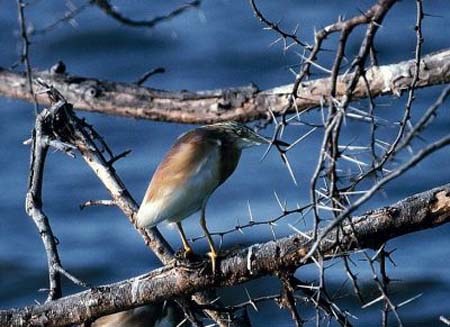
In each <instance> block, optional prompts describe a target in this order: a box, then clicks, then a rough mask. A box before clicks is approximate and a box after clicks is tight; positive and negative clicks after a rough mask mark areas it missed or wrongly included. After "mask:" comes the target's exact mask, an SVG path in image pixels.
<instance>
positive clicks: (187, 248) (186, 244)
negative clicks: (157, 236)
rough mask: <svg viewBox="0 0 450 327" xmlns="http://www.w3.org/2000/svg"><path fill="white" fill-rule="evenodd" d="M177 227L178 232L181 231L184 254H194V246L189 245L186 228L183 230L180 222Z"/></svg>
mask: <svg viewBox="0 0 450 327" xmlns="http://www.w3.org/2000/svg"><path fill="white" fill-rule="evenodd" d="M177 227H178V233H180V237H181V242H182V243H183V248H184V255H185V256H188V255H189V254H192V253H193V252H194V251H192V248H191V246H190V245H189V242H188V240H187V239H186V234H184V230H183V227H182V226H181V223H180V222H177Z"/></svg>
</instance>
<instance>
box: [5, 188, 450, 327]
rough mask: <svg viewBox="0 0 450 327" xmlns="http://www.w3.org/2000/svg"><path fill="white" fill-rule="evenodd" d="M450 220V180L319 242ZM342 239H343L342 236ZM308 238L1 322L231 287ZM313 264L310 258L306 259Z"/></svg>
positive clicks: (100, 311) (365, 244) (280, 262)
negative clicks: (211, 268)
mask: <svg viewBox="0 0 450 327" xmlns="http://www.w3.org/2000/svg"><path fill="white" fill-rule="evenodd" d="M449 221H450V184H446V185H443V186H440V187H437V188H434V189H432V190H429V191H426V192H423V193H419V194H416V195H413V196H411V197H408V198H407V199H405V200H402V201H400V202H398V203H396V204H394V205H392V206H389V207H385V208H383V209H379V210H376V211H371V212H368V213H366V214H365V215H363V216H360V217H358V218H354V219H353V220H352V224H351V225H349V224H346V225H344V227H343V231H344V232H342V231H341V232H340V233H337V232H336V230H335V231H334V232H332V233H330V235H329V237H328V238H327V239H326V240H323V241H322V242H321V244H320V248H321V252H322V253H323V254H324V255H325V258H327V259H330V258H333V257H335V256H337V255H339V254H341V253H343V252H348V251H352V250H357V249H364V248H377V247H378V246H379V245H380V244H383V243H384V242H386V241H387V240H390V239H392V238H395V237H398V236H401V235H404V234H408V233H411V232H415V231H418V230H423V229H427V228H432V227H436V226H439V225H442V224H445V223H448V222H449ZM338 238H339V239H338ZM310 246H311V243H310V241H309V238H308V237H305V236H302V235H300V234H295V235H291V236H289V237H286V238H282V239H279V240H277V241H270V242H266V243H261V244H255V245H252V246H250V247H248V248H244V249H241V250H238V251H236V252H234V253H231V254H228V255H227V256H226V257H224V258H223V259H222V260H221V261H220V263H219V267H218V272H217V273H216V274H215V275H212V274H211V273H210V272H209V270H208V269H198V268H195V269H189V267H183V266H166V267H163V268H160V269H156V270H154V271H151V272H149V273H148V274H146V275H142V276H138V277H135V278H132V279H129V280H126V281H121V282H119V283H115V284H110V285H104V286H100V287H98V288H96V289H91V290H88V291H85V292H81V293H77V294H74V295H71V296H67V297H64V298H62V299H59V300H57V301H52V302H49V303H45V304H43V305H32V306H28V307H25V308H21V309H11V310H3V311H0V325H1V326H43V325H45V326H64V325H69V324H77V323H81V322H83V321H84V320H86V319H87V318H93V317H99V316H103V315H105V314H110V313H114V312H118V311H122V310H126V309H130V308H134V307H137V306H140V305H143V304H145V303H155V302H161V301H164V300H166V299H169V298H174V297H177V296H186V295H189V294H193V293H195V292H198V291H201V290H206V289H210V288H214V287H224V286H231V285H236V284H240V283H244V282H246V281H249V280H253V279H256V278H258V277H261V276H264V275H271V274H273V273H275V272H277V271H290V270H292V269H295V268H297V267H299V266H301V265H303V264H305V263H302V260H303V257H304V256H305V254H306V253H308V251H309V247H310ZM307 263H308V262H307Z"/></svg>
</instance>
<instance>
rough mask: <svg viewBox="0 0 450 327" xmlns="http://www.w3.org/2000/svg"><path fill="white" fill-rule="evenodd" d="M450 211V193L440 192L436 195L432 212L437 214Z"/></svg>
mask: <svg viewBox="0 0 450 327" xmlns="http://www.w3.org/2000/svg"><path fill="white" fill-rule="evenodd" d="M449 209H450V192H449V191H447V190H444V191H440V192H439V193H436V195H435V201H434V202H433V203H432V204H431V212H432V213H437V212H441V211H449Z"/></svg>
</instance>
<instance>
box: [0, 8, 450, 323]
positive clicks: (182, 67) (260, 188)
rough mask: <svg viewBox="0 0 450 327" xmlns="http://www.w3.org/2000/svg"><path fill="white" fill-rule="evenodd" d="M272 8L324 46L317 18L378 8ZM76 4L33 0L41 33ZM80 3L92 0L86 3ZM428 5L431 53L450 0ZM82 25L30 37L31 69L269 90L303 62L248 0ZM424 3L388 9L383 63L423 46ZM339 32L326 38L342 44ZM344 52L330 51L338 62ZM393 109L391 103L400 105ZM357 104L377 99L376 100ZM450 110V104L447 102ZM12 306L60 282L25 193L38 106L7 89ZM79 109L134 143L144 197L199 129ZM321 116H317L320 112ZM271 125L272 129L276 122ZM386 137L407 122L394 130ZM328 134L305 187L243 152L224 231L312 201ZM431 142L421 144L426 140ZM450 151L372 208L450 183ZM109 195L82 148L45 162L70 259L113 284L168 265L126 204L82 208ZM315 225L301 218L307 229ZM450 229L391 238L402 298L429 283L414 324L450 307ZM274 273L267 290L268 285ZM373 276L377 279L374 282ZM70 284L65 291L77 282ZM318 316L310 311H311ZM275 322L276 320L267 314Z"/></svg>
mask: <svg viewBox="0 0 450 327" xmlns="http://www.w3.org/2000/svg"><path fill="white" fill-rule="evenodd" d="M258 2H260V7H261V10H263V11H264V12H265V13H267V15H268V16H269V17H270V18H271V19H274V20H280V19H281V20H282V25H283V26H284V27H285V28H288V29H293V28H294V27H295V25H296V24H300V30H299V35H300V36H301V37H302V38H303V39H304V40H306V41H309V42H312V40H313V39H312V35H313V34H312V32H313V30H314V28H320V27H322V26H324V25H326V24H328V23H331V22H333V21H334V20H335V19H336V18H337V16H338V15H339V14H342V15H345V16H346V17H349V16H351V15H354V14H357V13H358V9H364V8H367V6H368V5H369V4H370V3H371V1H346V2H344V1H339V0H335V1H293V0H292V1H288V0H283V1H258ZM65 3H66V2H63V1H31V5H30V6H29V7H27V10H26V14H27V20H28V22H29V23H31V22H32V25H33V26H34V27H35V28H37V29H39V28H42V27H44V26H46V25H47V24H49V23H50V22H53V21H54V20H55V19H56V18H58V17H61V16H62V15H63V14H64V12H65V11H66V6H65ZM73 3H75V4H81V3H83V2H82V1H73ZM114 3H115V4H116V5H118V6H120V8H121V9H122V10H123V12H124V13H126V14H127V15H132V16H134V17H140V18H145V17H149V16H153V15H158V14H163V13H165V12H168V11H169V10H170V9H171V8H173V7H174V6H176V5H177V4H179V3H181V2H177V1H154V2H152V3H150V4H147V3H145V2H143V1H127V2H126V3H127V4H128V5H127V6H126V5H125V2H120V1H115V2H114ZM424 5H425V11H426V12H427V13H429V14H432V15H435V16H433V17H426V18H425V21H424V36H425V43H424V53H429V52H432V51H436V50H439V49H442V48H447V47H449V45H450V43H449V39H448V35H449V34H450V27H449V26H450V25H449V19H450V3H449V2H448V1H445V0H433V1H427V2H425V4H424ZM0 6H1V10H0V66H3V67H9V66H11V65H12V64H13V63H15V62H16V61H17V60H18V57H19V55H18V53H19V50H20V47H21V43H20V40H19V38H18V27H17V22H16V16H17V14H16V7H15V3H14V1H0ZM76 22H77V24H76V25H75V26H72V25H68V24H65V25H61V26H60V27H59V28H58V29H56V30H55V31H52V32H49V33H47V34H45V35H39V36H36V37H33V40H32V47H31V62H32V66H33V67H34V68H37V69H47V68H49V67H50V66H51V65H53V64H54V63H55V62H56V61H57V60H59V59H62V60H63V61H64V62H65V63H66V65H67V67H68V71H69V72H70V73H73V74H76V75H81V76H93V77H97V78H103V79H110V80H115V81H123V82H132V81H134V80H136V79H137V78H138V77H139V76H140V75H141V74H142V73H143V72H144V71H147V70H148V69H151V68H155V67H160V66H161V67H165V68H166V70H167V72H166V73H165V74H162V75H158V76H154V77H152V78H151V79H150V80H149V81H148V82H147V83H146V85H148V86H151V87H156V88H162V89H169V90H178V89H189V90H204V89H214V88H221V87H231V86H240V85H248V84H249V83H251V82H253V83H255V84H257V85H258V86H259V87H260V88H261V89H264V88H270V87H274V86H278V85H282V84H287V83H290V82H292V80H293V76H292V74H291V73H290V72H289V69H288V68H289V66H290V65H295V64H296V63H297V56H296V54H295V53H294V52H293V51H290V52H287V53H284V52H283V51H282V49H281V46H280V45H279V44H278V45H275V46H272V47H270V46H269V45H270V44H271V42H272V41H274V40H275V39H276V36H275V35H274V34H273V33H272V32H270V31H264V30H263V29H262V26H261V25H260V23H259V22H258V21H257V20H256V19H255V18H254V16H253V14H252V12H251V10H250V7H249V5H248V3H247V1H237V0H234V1H231V0H228V1H226V0H221V1H212V0H207V1H205V2H204V4H203V5H202V6H201V9H200V10H191V11H189V12H187V13H185V14H184V15H182V16H180V17H177V18H175V19H173V20H171V21H170V22H167V23H163V24H161V25H159V26H157V27H156V28H154V29H151V30H148V29H134V28H128V27H124V26H121V25H119V24H118V23H116V22H114V21H112V20H111V19H109V18H107V17H106V16H105V15H104V14H103V13H101V12H100V11H99V10H97V9H95V8H89V9H87V10H86V11H84V12H83V13H82V14H80V15H79V16H78V17H77V19H76ZM414 22H415V2H414V1H412V0H407V1H402V2H401V3H399V4H397V5H396V6H395V7H394V9H393V10H392V11H391V12H390V13H389V15H388V17H387V18H386V21H385V24H384V26H383V27H382V28H381V30H380V32H379V35H378V37H377V39H376V48H377V50H378V51H379V60H380V63H382V64H386V63H392V62H397V61H399V60H405V59H409V58H411V57H412V56H413V52H414V46H415V34H414V31H413V26H414ZM362 33H363V30H362V29H361V30H358V31H357V33H356V34H355V36H354V37H352V38H351V40H350V41H351V42H350V44H349V46H348V50H347V52H348V54H349V55H351V54H352V53H354V52H355V51H357V48H358V42H359V41H360V40H361V37H362ZM335 41H336V39H335V38H331V39H330V41H329V42H328V43H327V47H328V48H329V49H334V48H335ZM331 59H332V53H330V54H324V55H323V57H321V60H322V63H323V64H324V65H328V66H329V62H330V60H331ZM441 89H442V87H434V88H431V89H428V90H421V91H419V92H418V93H417V101H416V105H415V109H414V110H415V115H416V113H420V112H421V111H423V110H424V108H426V107H427V106H428V105H430V104H431V103H433V101H434V99H435V98H436V96H437V95H438V94H439V92H440V90H441ZM404 100H405V99H404V98H402V99H400V100H397V99H395V98H393V97H384V98H380V99H379V100H378V103H379V104H380V106H379V108H380V109H379V112H378V113H379V115H381V116H383V117H385V118H391V119H392V118H396V119H398V117H399V114H398V112H399V108H400V109H401V108H403V106H404V102H405V101H404ZM387 105H391V106H387ZM355 106H358V107H361V108H364V107H365V106H366V103H365V102H364V101H362V102H360V103H356V104H355ZM447 107H448V105H447ZM0 108H1V114H2V119H1V120H0V139H1V140H2V142H1V143H0V167H1V169H0V185H1V189H2V192H0V276H1V278H0V308H9V307H13V306H23V305H26V304H31V303H33V301H34V300H38V301H42V300H44V299H45V294H44V293H41V292H39V291H38V290H39V289H40V288H45V287H46V286H47V275H46V258H45V253H44V249H43V247H42V243H41V240H40V238H39V235H38V234H37V232H36V229H35V227H34V224H33V223H32V221H31V220H30V219H29V218H28V217H27V215H26V214H25V212H24V196H25V192H26V182H27V174H28V164H29V148H28V146H25V145H23V144H22V142H23V141H24V140H25V139H27V138H28V137H29V135H30V131H31V129H32V127H33V121H34V115H33V113H32V106H31V105H30V104H28V103H24V102H21V101H16V100H11V99H6V98H0ZM447 109H448V108H443V109H442V110H441V111H440V114H439V115H438V118H437V121H436V122H435V123H434V125H433V128H432V131H431V132H428V133H427V134H426V135H425V140H426V141H431V140H433V139H434V138H436V137H439V135H443V134H444V133H448V126H449V123H450V117H449V116H450V115H449V113H448V110H447ZM79 115H80V116H83V117H86V118H87V120H88V121H89V122H90V123H92V124H94V126H95V127H96V128H97V130H98V131H99V132H100V133H101V134H102V135H103V136H104V137H105V139H106V140H107V142H108V143H109V144H110V145H111V147H112V149H113V150H114V151H116V153H119V152H120V151H123V150H126V149H132V150H133V152H132V154H131V155H130V156H129V157H127V158H126V159H123V160H121V161H119V162H118V163H117V165H116V167H117V171H118V173H119V174H120V176H121V177H122V179H123V180H124V182H125V184H126V185H127V187H128V189H129V190H130V192H131V193H132V194H133V196H134V197H135V198H136V199H137V201H138V202H139V201H140V199H141V197H142V195H143V193H144V191H145V188H146V185H147V183H148V181H149V178H150V176H151V174H152V172H153V171H154V169H155V167H156V165H157V164H158V162H159V160H160V159H161V158H162V156H163V155H164V153H165V152H166V151H167V149H168V147H170V145H171V144H172V143H173V141H174V139H175V138H176V137H177V135H179V134H180V133H182V132H184V131H186V130H187V129H189V128H191V127H192V126H188V125H179V124H169V123H159V122H150V121H137V120H132V119H125V118H117V117H108V116H103V115H99V114H88V113H84V112H79ZM310 118H311V119H317V118H318V116H317V113H313V114H311V115H310ZM351 126H352V127H351V128H350V129H351V130H349V131H348V132H347V134H346V135H344V137H348V138H349V139H354V138H355V136H359V137H360V138H362V139H363V138H364V135H365V133H366V135H367V132H366V129H363V128H364V126H362V125H361V124H354V125H351ZM307 130H308V128H305V127H290V128H289V129H288V131H287V134H286V139H287V140H291V141H292V140H294V139H295V138H296V137H298V135H301V134H302V133H305V132H306V131H307ZM270 132H271V127H269V129H268V130H267V131H266V133H267V134H269V133H270ZM384 132H385V133H386V135H385V138H384V139H385V140H388V139H389V137H392V135H394V133H395V129H392V128H391V129H389V128H386V129H385V130H384ZM320 140H321V138H320V134H319V133H316V134H314V135H313V136H312V137H311V138H309V139H308V141H307V142H304V143H301V144H300V145H299V146H298V147H296V148H295V149H294V150H292V152H290V154H289V157H290V158H291V163H292V165H293V166H294V171H295V173H296V176H297V179H298V181H299V185H300V186H299V187H296V186H295V185H293V183H292V181H291V179H290V177H289V175H288V173H287V171H286V169H285V168H284V167H283V164H282V163H281V161H280V159H279V158H278V157H277V156H276V155H275V154H274V153H272V154H271V155H269V157H268V158H267V159H266V160H265V161H263V162H262V163H260V162H259V159H260V157H261V155H262V153H263V151H264V149H261V148H255V149H251V150H248V151H247V152H246V153H245V154H244V155H243V157H242V159H241V162H240V165H239V168H238V170H237V171H236V172H235V173H234V175H233V176H232V177H231V178H230V180H229V181H228V182H227V183H225V185H223V186H222V187H221V188H220V189H219V190H218V191H217V192H216V193H215V195H214V196H213V197H212V198H211V200H210V202H209V205H208V212H207V215H208V217H209V220H208V221H209V225H210V227H211V229H212V230H222V229H227V228H230V227H233V226H234V225H235V224H236V222H237V221H240V222H245V221H246V220H247V219H248V214H247V202H248V201H249V202H250V205H251V207H252V211H253V215H254V217H255V219H257V220H259V219H266V218H270V217H273V216H275V215H277V214H278V213H279V207H278V204H277V202H276V201H275V199H274V196H273V192H274V191H276V192H277V193H278V194H279V196H280V197H281V198H282V199H287V200H288V204H289V205H290V206H295V203H297V202H298V203H300V204H301V203H306V202H307V200H308V185H309V179H310V176H311V172H312V170H313V168H314V165H315V163H316V161H317V158H316V155H317V149H318V146H319V144H320ZM423 144H424V143H423V142H422V143H421V142H416V143H415V144H414V146H415V147H416V148H419V147H420V146H423ZM448 164H450V157H449V154H448V149H444V150H443V151H441V152H440V153H437V154H434V155H432V156H431V157H430V158H428V159H427V160H426V161H424V162H422V163H421V164H420V165H419V166H418V167H416V168H415V169H414V170H413V171H411V172H409V173H407V174H405V175H404V176H403V177H401V178H399V179H398V180H396V181H395V182H394V183H393V184H392V185H390V186H388V187H386V188H385V192H384V193H383V194H380V195H379V196H378V197H376V198H375V199H374V200H373V201H371V202H370V204H368V205H367V206H366V208H377V207H380V206H383V205H387V204H389V203H393V202H395V201H397V200H400V199H402V198H404V197H405V196H408V195H410V194H412V193H414V192H419V191H422V190H426V189H429V188H431V187H434V186H438V185H441V184H444V183H447V182H449V181H450V171H449V170H448V169H447V167H448ZM107 198H108V194H107V192H106V191H105V189H104V188H103V187H102V185H101V184H100V182H99V181H98V179H97V178H96V176H95V175H94V174H93V173H92V172H91V171H90V170H89V169H88V168H87V167H86V165H85V164H84V162H83V161H82V160H81V159H80V158H76V159H70V158H68V157H67V156H65V155H63V154H61V153H50V154H49V157H48V161H47V165H46V171H45V184H44V209H45V212H46V213H47V215H48V216H49V217H50V221H51V224H52V227H53V229H54V232H55V234H56V235H57V237H58V239H59V240H60V242H61V243H60V246H59V250H60V255H61V258H62V262H63V264H64V266H65V267H66V268H67V269H69V270H70V271H72V272H73V273H74V274H75V275H76V276H78V277H79V278H81V279H83V280H86V281H88V282H89V283H91V284H95V285H97V284H104V283H107V282H112V281H118V280H122V279H125V278H128V277H131V276H134V275H137V274H140V273H144V272H146V271H148V270H150V269H152V268H154V267H157V266H158V264H159V263H158V261H157V259H156V258H155V256H154V255H153V254H152V253H150V252H149V251H148V250H147V248H146V247H145V245H144V244H143V242H142V241H141V237H140V236H139V235H137V233H136V232H135V231H134V229H132V228H130V225H129V223H128V221H127V220H126V219H124V217H123V215H122V214H121V212H120V211H119V210H118V209H115V208H90V209H87V210H84V211H80V210H79V207H78V206H79V204H80V203H83V202H84V201H86V200H89V199H107ZM297 220H298V217H291V218H287V219H286V220H285V221H283V222H281V223H280V224H279V225H278V226H277V227H276V228H275V232H276V234H277V236H282V235H285V234H287V233H289V232H290V230H289V228H287V227H286V226H287V223H288V222H289V223H295V222H296V221H297ZM184 225H185V226H186V232H187V234H188V235H190V236H197V235H199V233H200V231H199V228H198V224H197V218H190V219H188V220H186V221H185V224H184ZM301 226H302V225H301V224H300V225H299V227H301ZM161 230H162V232H163V233H164V235H165V236H166V237H167V239H168V240H169V241H170V243H171V244H173V246H174V247H176V248H178V247H179V246H180V242H179V240H178V237H177V233H176V232H175V231H174V230H172V229H170V228H167V227H166V226H162V229H161ZM449 232H450V227H449V226H443V227H440V228H436V229H433V230H428V231H423V232H420V233H415V234H412V235H407V236H404V237H401V238H399V239H396V240H394V241H392V242H390V243H389V245H388V248H389V249H394V248H397V250H396V251H395V253H394V255H393V258H394V260H395V262H396V264H397V266H396V267H394V266H392V265H390V266H389V272H390V276H391V278H393V279H397V280H399V281H398V282H396V283H395V284H394V286H393V289H394V291H395V297H394V298H395V299H396V300H398V301H399V302H400V301H402V300H405V299H407V298H408V297H411V296H413V295H415V294H418V293H424V294H423V296H422V297H421V298H420V299H419V300H417V301H416V302H414V303H412V304H410V305H408V306H406V307H405V308H403V309H401V310H400V314H401V316H402V318H403V320H404V322H405V323H406V325H408V326H421V325H430V324H438V317H439V315H442V314H447V315H448V313H449V312H450V302H449V301H448V296H449V295H450V255H449V253H448V248H449V245H450V243H449V241H448V233H449ZM271 238H272V233H271V231H270V230H269V229H268V228H267V227H262V228H259V229H255V230H252V231H248V232H246V233H245V235H241V234H239V233H236V234H234V235H232V236H229V237H227V238H226V239H225V246H232V245H236V244H241V243H242V244H244V243H248V242H253V241H265V240H269V239H271ZM195 247H196V248H197V251H198V252H202V251H205V250H206V246H205V244H203V243H202V242H198V243H196V244H195ZM358 259H361V256H359V257H358V256H357V257H355V261H356V262H357V264H358V268H355V269H356V270H357V271H359V273H360V274H361V280H362V282H363V284H364V286H365V287H366V286H367V287H368V288H369V290H370V289H371V288H370V287H372V291H369V292H372V293H371V294H372V296H373V297H376V296H377V295H376V293H375V292H374V291H373V284H372V283H371V279H370V275H369V274H368V269H367V264H366V263H364V262H362V261H358ZM316 273H317V271H316V270H315V268H314V267H305V268H304V269H302V270H300V271H299V272H298V276H299V277H300V278H302V279H305V280H310V281H311V280H313V279H314V276H315V275H316ZM328 276H329V279H328V281H329V286H330V288H331V289H338V288H339V286H340V285H341V283H342V282H343V281H344V280H345V278H346V276H345V274H344V273H343V270H342V267H341V266H340V265H336V266H334V267H333V268H330V270H329V275H328ZM261 283H263V284H264V287H261ZM371 285H372V286H371ZM247 288H248V289H249V290H250V293H251V294H252V295H254V296H260V295H267V294H270V293H275V292H277V290H278V284H277V282H276V281H275V280H272V279H264V280H262V281H256V282H252V283H249V284H248V285H247ZM78 290H79V289H78V288H76V287H74V286H73V285H72V284H71V283H69V282H66V281H65V282H64V293H65V294H69V293H71V292H75V291H78ZM223 297H224V299H225V300H226V301H229V302H230V303H237V302H239V301H241V300H245V299H246V295H245V292H244V291H243V289H242V287H238V288H233V289H230V290H224V291H223ZM339 303H340V304H341V305H342V307H343V308H347V309H350V310H351V311H352V312H353V313H354V314H356V315H357V316H358V317H359V320H356V321H354V323H355V324H357V325H360V326H375V325H378V322H379V316H380V314H379V312H378V311H377V310H376V309H375V307H374V308H371V309H366V310H362V309H360V308H359V306H358V305H357V303H356V301H355V299H354V298H352V297H350V296H347V297H345V298H343V299H342V300H339ZM302 314H304V317H305V318H308V317H311V314H312V313H311V311H308V310H306V311H305V310H302ZM252 319H253V321H254V325H255V326H272V325H276V326H290V325H292V323H291V322H290V318H289V314H288V313H287V312H285V311H283V310H278V309H276V307H275V306H274V305H273V304H272V303H266V304H263V305H262V306H261V310H260V312H259V313H254V314H253V313H252ZM268 321H270V323H267V322H268Z"/></svg>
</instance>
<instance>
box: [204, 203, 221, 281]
mask: <svg viewBox="0 0 450 327" xmlns="http://www.w3.org/2000/svg"><path fill="white" fill-rule="evenodd" d="M200 226H201V227H202V229H203V232H204V233H205V236H206V239H207V240H208V245H209V249H210V252H208V256H209V257H210V258H211V266H212V271H213V273H214V272H215V271H216V259H217V251H216V248H215V246H214V242H213V240H212V237H211V234H210V233H209V231H208V227H206V220H205V207H204V206H203V208H202V210H201V213H200Z"/></svg>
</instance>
